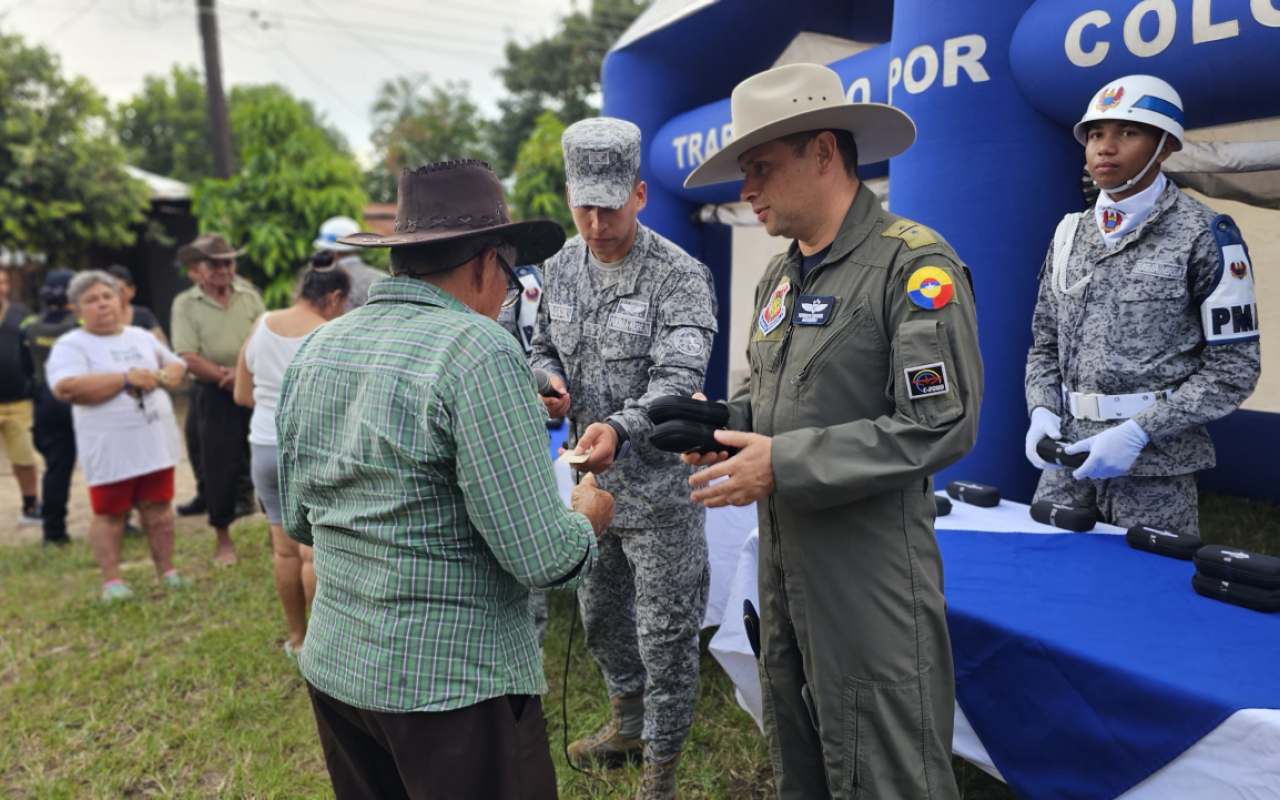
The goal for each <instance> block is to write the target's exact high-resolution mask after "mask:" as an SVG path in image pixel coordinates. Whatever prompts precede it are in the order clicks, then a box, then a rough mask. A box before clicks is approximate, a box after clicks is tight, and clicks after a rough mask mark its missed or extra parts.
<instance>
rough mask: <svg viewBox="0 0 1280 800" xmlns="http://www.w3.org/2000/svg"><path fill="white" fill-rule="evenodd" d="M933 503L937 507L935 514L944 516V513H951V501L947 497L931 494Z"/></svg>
mask: <svg viewBox="0 0 1280 800" xmlns="http://www.w3.org/2000/svg"><path fill="white" fill-rule="evenodd" d="M933 504H934V505H935V506H936V507H937V509H938V514H937V516H939V517H945V516H946V515H948V514H950V513H951V501H950V500H948V499H947V498H945V497H938V496H937V495H936V494H935V495H934V496H933Z"/></svg>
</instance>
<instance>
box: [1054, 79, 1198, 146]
mask: <svg viewBox="0 0 1280 800" xmlns="http://www.w3.org/2000/svg"><path fill="white" fill-rule="evenodd" d="M1108 119H1111V120H1120V119H1123V120H1129V121H1131V122H1144V123H1146V124H1147V125H1150V126H1152V127H1153V128H1158V129H1160V130H1162V131H1164V132H1165V133H1167V134H1169V135H1171V136H1173V149H1174V150H1181V149H1182V126H1183V117H1182V98H1181V97H1179V96H1178V93H1177V92H1176V91H1174V89H1173V87H1172V86H1170V85H1169V84H1168V83H1166V82H1165V81H1162V80H1160V79H1159V78H1156V77H1153V76H1151V75H1127V76H1125V77H1123V78H1119V79H1117V80H1114V81H1112V82H1111V83H1108V84H1107V85H1106V86H1104V87H1102V88H1101V89H1099V90H1098V93H1097V94H1095V95H1094V96H1093V99H1092V100H1090V101H1089V108H1088V109H1086V110H1085V112H1084V116H1083V117H1081V118H1080V121H1079V122H1077V123H1076V126H1075V129H1074V132H1075V135H1076V141H1078V142H1080V144H1084V143H1085V132H1086V129H1087V128H1088V126H1089V123H1090V122H1097V121H1099V120H1108Z"/></svg>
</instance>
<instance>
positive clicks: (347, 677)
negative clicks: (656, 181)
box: [276, 162, 613, 800]
mask: <svg viewBox="0 0 1280 800" xmlns="http://www.w3.org/2000/svg"><path fill="white" fill-rule="evenodd" d="M406 195H407V197H406ZM495 208H496V209H498V212H499V213H494V211H493V210H494V209H495ZM486 212H487V213H486ZM441 219H443V220H444V222H443V223H438V224H434V225H431V224H424V221H427V220H431V221H438V220H441ZM485 219H488V220H489V221H490V223H491V224H490V225H488V226H484V227H481V228H480V230H478V231H477V229H476V224H475V223H476V221H481V222H483V220H485ZM450 220H457V222H456V223H455V224H454V225H452V226H451V225H450V224H449V221H450ZM396 230H397V231H402V230H407V231H409V232H410V233H408V234H405V235H396V236H392V237H378V236H376V235H375V234H357V235H355V236H352V237H345V239H344V241H345V242H346V243H350V244H356V245H365V246H370V245H373V246H377V245H384V246H386V245H390V246H394V247H395V248H396V249H393V251H392V259H391V266H392V273H393V274H394V275H395V277H391V278H385V279H383V280H380V281H377V282H376V283H374V284H373V286H372V287H371V289H370V291H369V301H368V304H367V305H365V306H363V307H362V308H359V309H356V310H355V311H353V312H351V313H349V314H347V315H345V316H343V317H340V318H338V319H337V320H335V321H333V322H330V323H328V324H326V325H324V326H322V327H321V328H319V329H317V331H316V332H315V333H314V334H313V335H312V336H311V337H310V339H309V340H308V341H307V342H306V344H304V345H303V346H302V349H301V350H300V351H299V352H298V354H297V356H296V358H295V359H294V361H293V363H292V364H291V365H290V367H289V369H288V371H287V372H286V374H285V380H284V386H283V387H282V390H281V396H280V404H279V410H278V412H277V417H276V419H277V423H276V424H277V428H278V436H279V468H280V488H281V499H282V505H283V510H284V524H285V528H286V530H287V531H288V533H289V535H290V536H291V537H293V538H294V539H296V540H298V541H299V542H302V543H304V544H308V545H312V546H313V547H314V548H315V569H316V575H317V590H316V596H315V601H314V605H313V608H312V617H311V621H310V624H309V627H308V632H307V639H306V643H305V645H304V646H303V648H302V651H301V655H300V658H299V661H300V665H301V668H302V673H303V675H304V676H305V677H306V679H307V682H308V684H309V685H310V689H311V695H312V704H313V707H314V709H315V714H316V720H317V724H318V726H319V729H320V737H321V742H322V744H323V746H324V751H325V759H326V761H327V763H328V766H329V772H330V777H331V778H332V780H333V785H334V790H335V793H336V794H337V797H338V800H345V798H361V799H362V800H363V799H364V798H381V797H387V798H391V797H412V798H417V797H425V796H428V793H430V796H431V797H442V798H443V797H459V798H481V797H484V798H505V797H512V798H515V797H520V798H543V797H555V794H556V786H555V773H554V768H553V767H552V764H551V756H550V749H549V745H548V742H547V734H546V722H545V719H544V718H543V716H542V708H541V700H540V698H539V695H541V694H542V693H544V692H545V691H546V690H547V686H546V682H545V680H544V678H543V672H542V656H541V650H540V648H539V647H538V643H537V638H536V634H535V631H534V625H533V620H532V618H531V616H530V613H529V592H528V590H529V588H530V587H536V588H552V587H563V588H573V587H575V586H577V585H578V584H579V583H580V582H581V581H582V579H583V578H585V577H586V576H587V575H588V574H589V573H590V571H591V568H592V566H593V565H594V564H595V560H596V543H595V534H598V533H599V532H600V531H602V530H604V529H605V528H606V527H607V526H608V524H609V522H610V521H611V519H612V516H613V500H612V498H611V497H610V496H609V495H608V494H606V493H604V492H601V491H599V490H597V489H596V488H595V486H594V483H593V482H584V483H583V484H582V485H580V486H579V487H578V488H577V489H576V490H575V492H574V497H573V507H574V511H570V510H569V509H566V508H565V507H564V504H563V502H562V501H561V500H560V498H559V496H558V495H557V493H556V488H555V478H554V475H553V472H552V466H551V460H550V457H549V454H548V452H547V435H546V428H545V417H546V414H545V411H544V410H543V406H542V403H540V402H539V401H538V399H537V393H536V388H535V384H534V380H533V378H532V375H531V374H530V372H529V368H528V367H527V366H526V364H525V359H524V354H523V353H521V352H520V351H519V349H518V348H517V347H516V343H515V341H514V340H513V339H512V338H511V335H510V334H508V333H507V332H506V331H505V330H503V329H502V328H501V327H500V326H499V325H498V324H497V323H496V322H494V321H493V320H494V318H496V317H497V315H498V313H499V311H500V310H501V308H502V307H504V305H505V304H507V303H509V302H511V301H512V300H518V298H519V296H520V292H521V291H522V289H523V287H522V286H521V285H520V283H519V281H518V280H517V279H516V278H515V276H514V274H513V272H512V270H511V264H513V263H520V264H523V263H533V262H535V261H540V260H543V259H545V258H546V257H548V256H550V255H551V254H553V253H554V252H555V250H556V249H558V248H559V247H560V245H561V244H562V243H563V242H564V232H563V230H562V229H561V228H560V226H559V225H557V224H555V223H553V222H545V221H536V222H523V223H508V222H507V221H506V209H505V205H503V201H502V190H501V186H500V185H499V184H498V181H497V179H496V177H494V176H493V173H492V172H491V171H490V170H489V168H488V166H487V165H485V164H483V163H481V162H446V163H444V164H432V165H428V166H426V167H423V168H421V169H420V170H417V171H406V172H405V174H404V176H403V177H402V178H401V186H400V208H399V212H398V214H397V223H396ZM575 512H581V513H575Z"/></svg>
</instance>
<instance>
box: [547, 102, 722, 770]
mask: <svg viewBox="0 0 1280 800" xmlns="http://www.w3.org/2000/svg"><path fill="white" fill-rule="evenodd" d="M579 126H581V127H579ZM579 134H582V138H581V139H579V138H577V137H578V136H579ZM564 142H565V151H566V173H567V175H568V177H569V197H570V202H571V203H573V204H574V205H575V206H582V205H602V206H607V207H611V208H616V207H620V206H621V204H622V202H625V199H626V197H627V196H628V195H629V194H630V192H631V189H632V185H633V180H634V176H635V170H636V168H637V166H638V165H639V144H640V139H639V131H638V129H636V128H635V126H632V125H630V123H624V122H621V121H620V120H588V121H586V123H585V124H584V123H578V125H575V126H573V127H571V128H570V129H569V130H568V131H566V133H565V138H564ZM584 184H586V185H584ZM543 270H544V280H545V283H544V285H543V298H542V305H541V307H540V308H539V309H538V325H537V329H536V331H535V333H534V337H533V355H532V356H531V358H530V364H531V365H532V366H533V367H535V368H540V369H544V370H546V371H547V372H548V373H550V374H553V375H558V376H559V377H561V378H562V379H563V380H564V382H565V385H566V386H567V387H568V390H569V394H570V398H571V404H570V408H569V414H568V417H569V423H570V426H571V428H570V442H576V440H577V438H578V437H579V436H581V435H582V433H583V432H584V431H585V430H586V428H587V426H588V425H590V424H592V423H594V422H605V421H610V422H613V423H616V424H617V425H619V426H620V427H622V428H623V429H624V430H625V431H626V433H627V437H628V439H629V441H630V443H631V450H630V453H628V454H627V455H625V456H623V457H622V458H621V459H619V460H617V461H615V462H614V464H613V466H611V467H610V468H609V469H608V470H607V471H605V472H604V473H602V474H601V475H599V476H597V483H598V485H599V487H600V488H601V489H603V490H604V491H606V492H609V493H610V494H612V495H613V497H614V501H615V504H616V505H615V509H614V518H613V527H611V528H610V529H609V530H608V531H606V532H605V534H604V535H602V536H601V537H600V541H599V547H600V552H601V554H602V556H601V560H600V562H599V563H598V564H597V565H596V568H595V570H593V571H592V575H591V578H589V579H588V580H587V581H586V582H585V583H584V584H583V586H582V587H581V588H580V589H579V591H578V598H579V603H580V605H581V608H582V618H583V625H584V627H585V629H586V641H587V647H588V649H590V650H591V653H592V655H594V656H595V658H596V661H597V663H598V664H599V665H600V670H601V672H602V673H603V674H604V678H605V682H606V684H607V685H608V688H609V694H610V696H611V697H633V696H635V695H638V694H640V693H641V692H642V691H643V692H644V693H645V722H644V734H643V738H644V739H645V740H646V741H647V742H648V743H649V747H650V749H651V750H654V751H657V752H660V753H671V752H674V751H678V750H679V749H680V748H681V746H682V744H683V742H684V738H685V736H686V735H687V734H688V731H689V727H690V725H691V724H692V722H693V709H694V702H695V700H696V697H697V688H698V629H699V627H700V626H701V624H702V619H703V616H704V615H705V613H706V605H707V587H708V579H709V567H708V564H707V544H706V538H705V535H704V532H703V523H704V520H705V511H704V510H703V509H702V507H701V506H695V505H693V504H691V503H690V502H689V486H688V479H689V476H690V475H692V474H693V468H692V467H688V466H685V465H684V464H682V463H681V461H680V457H679V456H678V455H676V454H674V453H665V452H663V451H661V450H658V449H657V448H655V447H653V446H652V445H651V444H650V443H649V441H648V438H649V432H650V430H651V428H652V424H651V423H650V422H649V419H648V417H647V416H646V414H645V408H646V407H647V406H648V404H649V403H650V402H651V401H652V400H653V399H655V398H657V397H661V396H663V395H672V394H678V395H685V396H688V395H691V394H693V393H694V392H698V391H701V390H702V382H703V377H704V375H705V373H706V368H707V359H708V357H709V356H710V354H711V344H712V340H713V338H714V335H715V333H716V314H715V292H714V290H713V288H712V282H711V274H710V271H709V270H708V269H707V268H706V267H705V266H703V265H702V264H701V263H699V262H698V261H696V260H695V259H693V258H691V257H690V256H689V255H688V254H686V253H685V252H684V251H682V250H681V249H680V248H678V247H676V246H675V245H674V244H672V243H671V242H669V241H667V240H666V239H664V238H663V237H662V236H660V235H658V234H657V233H654V232H653V231H651V230H649V229H648V228H646V227H645V226H643V225H639V226H638V227H637V231H636V238H635V242H634V244H633V245H632V247H631V251H630V253H628V255H627V256H626V258H625V259H624V260H623V262H622V263H621V265H620V266H618V267H617V268H616V269H612V270H604V269H601V268H599V267H597V266H594V265H592V264H591V258H590V250H589V249H588V247H587V244H586V242H584V241H583V240H582V238H581V237H580V236H579V237H574V238H573V239H572V240H570V241H569V242H568V243H567V244H566V245H565V247H564V249H563V250H561V251H560V253H559V254H558V255H556V256H555V257H554V258H552V259H551V260H550V261H548V262H547V263H546V264H545V265H543ZM570 446H571V447H572V444H570Z"/></svg>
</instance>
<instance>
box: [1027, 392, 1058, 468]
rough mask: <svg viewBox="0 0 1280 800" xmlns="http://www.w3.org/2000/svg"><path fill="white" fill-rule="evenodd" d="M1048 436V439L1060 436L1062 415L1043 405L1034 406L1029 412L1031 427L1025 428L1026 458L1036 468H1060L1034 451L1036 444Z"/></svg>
mask: <svg viewBox="0 0 1280 800" xmlns="http://www.w3.org/2000/svg"><path fill="white" fill-rule="evenodd" d="M1046 436H1048V437H1049V438H1050V439H1061V438H1062V417H1059V416H1058V415H1057V414H1055V413H1053V412H1052V411H1050V410H1049V409H1047V408H1045V407H1044V406H1036V409H1035V410H1034V411H1032V412H1031V427H1029V428H1027V460H1028V461H1030V462H1031V463H1032V464H1033V465H1035V468H1036V469H1062V467H1059V466H1058V465H1057V464H1050V463H1049V462H1047V461H1045V460H1044V459H1043V458H1041V457H1040V456H1039V454H1037V453H1036V445H1037V444H1039V443H1040V440H1041V439H1043V438H1044V437H1046Z"/></svg>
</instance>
